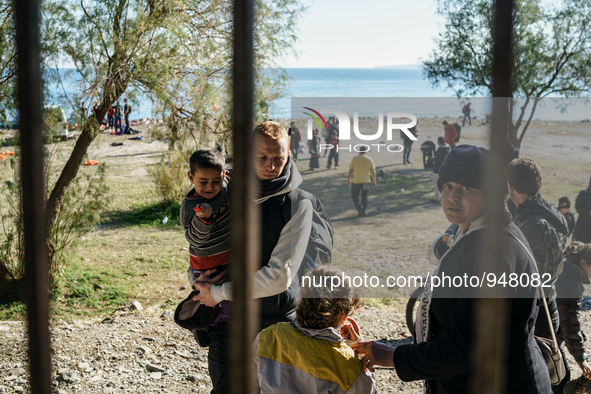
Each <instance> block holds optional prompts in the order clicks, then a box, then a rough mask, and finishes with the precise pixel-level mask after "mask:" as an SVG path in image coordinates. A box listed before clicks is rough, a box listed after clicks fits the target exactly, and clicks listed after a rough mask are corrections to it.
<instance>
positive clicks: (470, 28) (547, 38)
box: [423, 0, 591, 145]
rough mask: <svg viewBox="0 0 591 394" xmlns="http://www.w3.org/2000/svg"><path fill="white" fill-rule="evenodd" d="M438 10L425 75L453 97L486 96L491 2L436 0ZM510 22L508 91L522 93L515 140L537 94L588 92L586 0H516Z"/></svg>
mask: <svg viewBox="0 0 591 394" xmlns="http://www.w3.org/2000/svg"><path fill="white" fill-rule="evenodd" d="M438 13H439V14H440V15H441V16H443V17H444V18H445V31H444V32H443V33H440V34H439V37H438V38H437V39H436V40H435V41H436V45H437V48H436V49H435V50H434V51H433V53H432V55H431V56H430V59H429V60H427V61H425V62H424V63H423V70H424V73H425V75H426V76H427V78H428V79H429V81H430V82H431V83H432V84H433V85H435V86H441V85H447V87H449V88H451V89H452V90H453V91H454V92H455V93H456V95H457V96H458V97H462V96H469V95H476V96H478V95H491V89H492V85H491V67H492V28H493V2H491V1H489V0H460V1H458V0H440V2H439V7H438ZM513 26H514V32H513V61H514V65H513V76H512V77H513V83H512V85H513V88H512V89H513V96H514V97H526V98H527V100H526V101H525V105H523V106H522V107H520V108H518V109H516V110H517V111H519V112H518V115H519V116H518V120H517V121H516V122H515V123H514V125H513V130H510V133H511V136H510V137H511V138H512V139H513V142H516V143H517V145H519V144H521V141H522V140H523V137H524V135H525V132H526V130H527V128H528V126H529V124H530V122H531V119H532V117H533V114H534V112H535V110H536V106H537V104H538V101H539V98H541V97H546V96H549V95H562V96H566V97H577V96H584V95H586V94H588V93H589V92H590V91H591V45H590V42H591V0H565V1H562V2H560V3H556V4H549V3H548V4H546V3H543V2H542V1H541V0H517V1H516V2H515V9H514V17H513ZM526 114H527V115H526ZM524 118H525V119H527V121H526V122H525V124H524V123H523V121H524ZM522 126H523V128H522V129H521V130H520V128H521V127H522ZM519 131H521V134H519V137H518V132H519Z"/></svg>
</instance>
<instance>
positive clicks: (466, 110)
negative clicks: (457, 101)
mask: <svg viewBox="0 0 591 394" xmlns="http://www.w3.org/2000/svg"><path fill="white" fill-rule="evenodd" d="M467 112H468V106H467V105H464V108H462V113H463V114H465V113H467Z"/></svg>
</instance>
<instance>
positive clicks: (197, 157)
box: [189, 148, 226, 174]
mask: <svg viewBox="0 0 591 394" xmlns="http://www.w3.org/2000/svg"><path fill="white" fill-rule="evenodd" d="M225 161H226V160H225V159H224V155H222V154H221V153H220V151H218V150H217V149H213V148H201V149H198V150H196V151H195V152H193V154H192V155H191V159H190V160H189V165H190V166H191V173H192V174H195V171H196V170H197V169H198V168H214V169H216V170H220V171H223V170H224V164H225Z"/></svg>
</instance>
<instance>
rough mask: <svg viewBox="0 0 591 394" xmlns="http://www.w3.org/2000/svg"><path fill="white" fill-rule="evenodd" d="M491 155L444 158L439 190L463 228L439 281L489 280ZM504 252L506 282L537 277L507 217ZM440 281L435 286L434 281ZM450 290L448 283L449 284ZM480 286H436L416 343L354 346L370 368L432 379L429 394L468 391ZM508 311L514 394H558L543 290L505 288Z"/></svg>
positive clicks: (427, 297) (464, 152) (463, 148)
mask: <svg viewBox="0 0 591 394" xmlns="http://www.w3.org/2000/svg"><path fill="white" fill-rule="evenodd" d="M486 152H487V151H486V150H485V149H483V148H478V147H475V146H469V145H460V146H458V147H456V148H455V149H453V150H451V152H450V153H449V154H448V155H447V157H446V158H445V161H444V162H443V165H442V166H441V169H440V170H439V179H438V183H437V185H438V187H439V189H440V190H441V206H442V208H443V211H444V213H445V215H446V217H447V219H448V220H449V221H450V222H451V223H454V224H457V225H458V230H457V232H456V234H455V240H454V245H453V246H452V248H451V249H450V250H449V251H448V252H447V253H446V254H445V255H444V256H443V257H442V259H441V261H440V264H439V266H438V267H437V269H436V270H435V272H434V273H433V276H432V277H431V279H430V280H431V281H433V280H434V279H435V278H436V277H437V279H440V280H441V278H442V277H451V278H454V277H456V278H457V277H458V276H459V277H465V276H466V275H467V277H468V278H471V277H473V276H477V277H478V278H480V277H482V276H483V273H482V272H480V271H479V267H478V266H477V260H478V253H479V249H480V244H481V243H482V241H483V238H482V236H483V233H484V231H483V230H484V227H485V224H484V215H483V213H484V208H485V198H484V193H483V192H482V183H481V179H482V173H483V163H484V156H485V154H486ZM505 228H506V229H507V230H508V231H509V232H510V233H511V235H509V234H506V238H505V245H506V247H505V249H504V250H503V251H501V252H500V253H499V256H498V257H499V258H498V264H499V267H497V268H499V269H500V270H498V271H497V272H501V270H502V272H505V274H506V275H507V277H509V275H510V274H511V273H518V274H520V275H521V274H522V273H526V274H527V275H530V277H531V275H532V274H533V273H535V272H536V270H535V266H534V265H533V264H534V263H533V262H532V261H531V260H530V259H529V258H528V255H527V252H526V251H525V249H523V247H522V246H521V245H520V244H519V242H518V241H517V239H519V240H520V241H521V242H522V243H525V245H527V241H526V240H525V237H524V236H523V234H522V233H521V232H520V231H519V229H518V228H517V226H515V224H513V223H512V222H511V217H510V214H509V213H508V212H506V215H505ZM432 283H434V282H432ZM448 286H449V285H448ZM473 290H474V289H473V287H470V286H467V287H461V286H458V287H453V286H449V287H434V288H433V289H431V288H430V286H429V284H428V285H427V287H425V292H424V293H423V297H422V299H421V302H420V305H419V312H418V313H417V317H418V318H417V321H416V331H417V338H416V340H417V343H415V344H412V345H402V346H398V347H397V348H392V347H389V346H387V345H383V344H380V343H376V342H362V343H359V344H358V345H354V346H352V347H353V348H355V349H356V351H357V352H358V353H359V354H363V355H364V356H363V359H362V362H363V363H364V366H365V367H366V368H369V369H370V370H372V369H373V366H374V365H382V366H388V367H394V368H396V372H397V374H398V376H399V377H400V379H402V380H403V381H413V380H425V381H426V390H427V392H430V393H437V394H441V393H453V394H456V393H468V392H469V383H470V379H471V378H472V375H473V372H474V370H473V368H474V367H473V365H472V364H471V351H472V350H473V338H474V335H473V331H474V314H475V310H474V307H475V305H476V300H475V299H474V296H475V294H474V292H473ZM505 290H506V291H507V292H508V293H505V294H504V296H507V297H508V298H509V303H510V305H509V307H508V308H507V310H506V321H507V322H508V325H509V327H508V328H509V332H508V344H507V349H508V352H509V354H508V358H507V361H506V363H505V365H506V371H505V372H506V376H507V392H509V393H519V394H527V393H532V394H533V393H545V394H546V393H551V392H552V390H551V386H550V377H549V375H548V369H547V367H546V364H545V362H544V359H543V357H542V354H541V352H540V349H539V348H538V346H537V344H536V342H535V340H534V337H533V331H534V323H535V321H536V318H537V314H538V306H537V301H538V291H537V288H535V287H524V288H520V287H512V288H509V287H507V288H505Z"/></svg>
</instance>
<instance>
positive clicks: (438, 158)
mask: <svg viewBox="0 0 591 394" xmlns="http://www.w3.org/2000/svg"><path fill="white" fill-rule="evenodd" d="M437 144H438V145H439V148H437V151H436V152H435V163H434V165H433V172H434V173H436V174H439V169H440V168H441V165H442V164H443V161H444V160H445V157H446V156H447V154H448V153H449V151H450V150H451V148H450V146H449V145H448V144H447V143H446V142H445V139H444V138H443V137H437ZM437 179H438V178H437V177H436V178H435V196H434V197H433V201H435V202H440V201H441V192H440V191H439V187H437Z"/></svg>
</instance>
